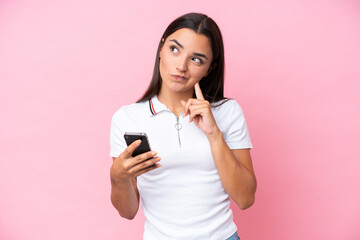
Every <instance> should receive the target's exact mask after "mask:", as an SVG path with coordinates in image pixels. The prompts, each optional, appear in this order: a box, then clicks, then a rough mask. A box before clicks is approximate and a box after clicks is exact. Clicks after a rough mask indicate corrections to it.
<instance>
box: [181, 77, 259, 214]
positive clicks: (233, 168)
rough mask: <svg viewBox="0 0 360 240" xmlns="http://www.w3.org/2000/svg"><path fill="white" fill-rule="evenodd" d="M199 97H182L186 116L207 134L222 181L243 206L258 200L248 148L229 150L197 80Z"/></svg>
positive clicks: (235, 199) (196, 92) (196, 88)
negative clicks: (256, 198)
mask: <svg viewBox="0 0 360 240" xmlns="http://www.w3.org/2000/svg"><path fill="white" fill-rule="evenodd" d="M195 95H196V99H194V98H190V99H188V101H187V102H184V101H182V102H181V104H182V105H183V107H184V116H186V115H189V121H190V122H192V121H193V122H194V123H195V125H196V126H197V127H198V128H200V129H201V130H202V131H203V132H204V133H205V134H206V136H207V138H208V140H209V143H210V147H211V153H212V156H213V158H214V161H215V165H216V168H217V170H218V172H219V176H220V179H221V182H222V184H223V186H224V188H225V190H226V192H227V193H228V194H229V195H230V197H231V198H232V199H233V200H234V201H235V202H236V204H237V205H238V206H239V208H240V209H246V208H248V207H250V206H251V205H252V204H253V203H254V201H255V191H256V178H255V174H254V170H253V166H252V162H251V156H250V150H249V149H238V150H230V148H229V147H228V145H227V143H226V142H225V140H224V138H223V136H222V133H221V131H220V129H219V128H218V126H217V124H216V121H215V119H214V116H213V115H212V112H211V106H210V103H209V102H208V101H206V100H205V99H204V96H203V94H202V92H201V89H200V85H199V83H196V84H195Z"/></svg>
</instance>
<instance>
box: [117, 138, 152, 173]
mask: <svg viewBox="0 0 360 240" xmlns="http://www.w3.org/2000/svg"><path fill="white" fill-rule="evenodd" d="M124 138H125V142H126V144H127V145H128V146H129V145H130V144H131V143H133V142H135V141H136V140H139V139H140V140H141V144H140V146H139V147H137V148H136V149H135V151H134V152H133V154H132V155H131V156H132V157H135V156H137V155H139V154H142V153H146V152H148V151H151V148H150V143H149V139H148V137H147V135H146V133H142V132H126V133H125V134H124ZM155 166H156V165H155V164H153V165H151V166H150V167H155Z"/></svg>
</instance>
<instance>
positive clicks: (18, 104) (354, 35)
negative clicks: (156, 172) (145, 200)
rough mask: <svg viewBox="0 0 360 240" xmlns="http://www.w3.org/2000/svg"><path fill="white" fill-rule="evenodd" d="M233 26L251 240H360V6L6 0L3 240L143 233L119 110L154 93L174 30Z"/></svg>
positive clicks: (0, 29)
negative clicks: (119, 180) (121, 186)
mask: <svg viewBox="0 0 360 240" xmlns="http://www.w3.org/2000/svg"><path fill="white" fill-rule="evenodd" d="M191 11H196V12H203V13H206V14H208V15H209V16H211V17H212V18H213V19H214V20H215V21H216V22H217V23H218V24H219V26H220V28H221V30H222V33H223V37H224V41H225V55H226V85H225V92H226V95H227V96H228V97H232V98H235V99H236V100H238V102H239V103H240V104H241V106H242V107H243V110H244V112H245V116H246V119H247V123H248V126H249V130H250V134H251V138H252V142H253V145H254V149H253V150H252V156H253V162H254V167H255V170H256V174H257V179H258V190H257V194H256V202H255V205H254V206H253V207H251V208H250V209H248V210H246V211H241V210H238V209H236V207H235V206H234V205H233V209H234V218H235V222H236V224H237V225H238V228H239V233H240V236H241V237H242V239H245V240H258V239H277V240H288V239H292V240H300V239H301V240H303V239H327V240H335V239H349V240H355V239H360V230H359V222H360V204H359V203H360V179H359V170H360V161H359V157H360V147H359V143H360V106H359V105H360V104H359V103H360V101H359V100H360V99H359V96H360V90H359V89H360V83H359V80H360V60H359V59H360V4H359V2H358V1H350V0H347V1H341V0H338V1H334V0H331V1H310V0H305V1H304V0H296V1H287V0H275V1H260V0H255V1H235V0H234V1H208V0H206V1H192V0H190V1H172V2H171V1H159V0H158V1H136V0H132V1H127V2H122V1H115V0H113V1H109V0H108V1H89V0H86V1H85V0H71V1H64V0H53V1H46V0H32V1H20V0H19V1H10V0H2V1H1V2H0V79H1V81H0V107H1V118H0V148H1V151H0V239H4V240H13V239H16V240H18V239H27V240H38V239H40V240H43V239H44V240H45V239H56V240H58V239H59V240H60V239H87V240H92V239H93V240H95V239H141V237H142V231H143V221H144V217H143V214H142V212H139V214H138V216H137V217H136V218H135V219H134V220H133V221H128V220H125V219H122V218H120V216H119V215H118V214H117V212H116V210H115V209H114V208H113V207H112V205H111V202H110V183H109V168H110V166H111V163H112V160H111V158H110V157H109V128H110V120H111V117H112V114H113V113H114V112H115V111H116V110H117V109H118V108H119V107H120V106H121V105H123V104H129V103H132V102H134V101H136V99H138V97H139V96H140V95H141V94H142V93H143V92H144V90H145V88H146V87H147V85H148V83H149V80H150V77H151V74H152V69H153V63H154V59H155V53H156V47H157V44H158V41H159V39H160V36H161V34H162V33H163V31H164V30H165V28H166V26H167V25H168V24H169V23H170V22H171V21H172V20H173V19H175V18H176V17H178V16H180V15H182V14H184V13H187V12H191Z"/></svg>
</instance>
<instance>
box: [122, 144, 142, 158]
mask: <svg viewBox="0 0 360 240" xmlns="http://www.w3.org/2000/svg"><path fill="white" fill-rule="evenodd" d="M140 144H141V140H140V139H139V140H136V141H134V142H133V143H131V144H130V145H129V146H128V147H127V148H125V150H124V152H123V154H122V155H123V157H124V158H130V157H131V155H132V154H133V152H134V151H135V149H137V148H138V147H139V146H140Z"/></svg>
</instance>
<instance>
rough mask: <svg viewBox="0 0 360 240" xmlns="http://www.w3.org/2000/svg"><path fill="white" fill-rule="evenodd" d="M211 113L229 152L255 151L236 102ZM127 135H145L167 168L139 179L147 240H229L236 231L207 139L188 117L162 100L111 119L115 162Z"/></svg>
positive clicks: (127, 108) (124, 109)
mask: <svg viewBox="0 0 360 240" xmlns="http://www.w3.org/2000/svg"><path fill="white" fill-rule="evenodd" d="M212 112H213V115H214V118H215V120H216V123H217V125H218V127H219V128H220V130H221V132H222V134H223V137H224V139H225V141H226V143H227V144H228V146H229V148H230V149H242V148H252V145H251V141H250V137H249V133H248V128H247V125H246V122H245V118H244V114H243V112H242V109H241V107H240V106H239V104H238V103H237V102H236V101H235V100H229V101H227V102H225V103H224V104H222V105H221V106H220V107H216V108H212ZM125 132H145V133H146V134H147V135H148V138H149V142H150V145H151V149H152V150H154V151H156V152H157V153H158V156H160V157H161V160H160V163H161V164H162V165H163V166H162V167H160V168H158V169H155V170H153V171H150V172H148V173H145V174H142V175H140V176H139V177H137V187H138V190H139V193H140V197H141V202H142V209H143V212H144V215H145V217H146V220H145V231H144V239H145V240H167V239H179V240H180V239H186V240H191V239H196V240H199V239H207V240H225V239H226V238H228V237H230V236H231V235H232V234H233V233H234V232H235V231H237V228H236V225H235V224H234V222H233V215H232V211H231V209H230V199H229V195H228V194H227V193H226V192H225V190H224V187H223V186H222V183H221V180H220V177H219V174H218V172H217V169H216V166H215V163H214V159H213V157H212V154H211V149H210V144H209V142H208V139H207V137H206V135H205V134H204V133H203V132H202V131H201V130H200V129H199V128H198V127H196V125H195V124H194V123H189V116H186V117H185V118H183V117H182V113H181V114H180V116H179V117H177V116H176V115H175V114H174V113H173V112H171V111H170V110H169V109H168V108H167V107H166V106H165V105H164V104H162V103H161V102H160V101H159V100H158V98H157V96H154V97H153V98H152V99H151V100H149V101H146V102H141V103H134V104H131V105H127V106H123V107H121V108H120V109H119V110H118V111H117V112H116V113H115V114H114V116H113V118H112V123H111V132H110V145H111V152H110V156H112V157H118V156H119V155H120V154H121V153H122V152H123V151H124V149H125V148H126V143H125V140H124V133H125Z"/></svg>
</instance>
